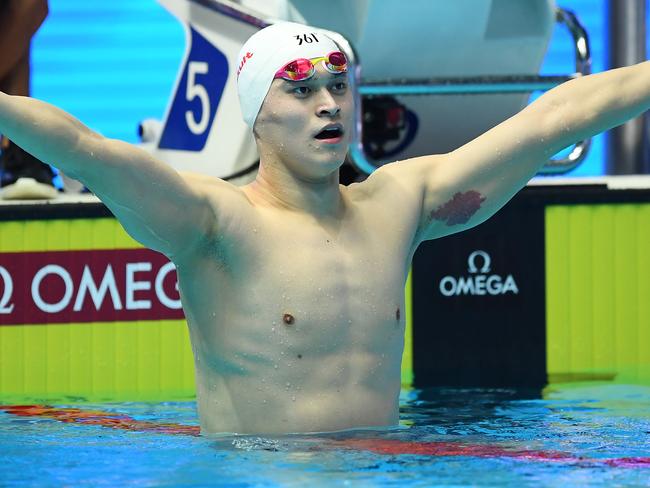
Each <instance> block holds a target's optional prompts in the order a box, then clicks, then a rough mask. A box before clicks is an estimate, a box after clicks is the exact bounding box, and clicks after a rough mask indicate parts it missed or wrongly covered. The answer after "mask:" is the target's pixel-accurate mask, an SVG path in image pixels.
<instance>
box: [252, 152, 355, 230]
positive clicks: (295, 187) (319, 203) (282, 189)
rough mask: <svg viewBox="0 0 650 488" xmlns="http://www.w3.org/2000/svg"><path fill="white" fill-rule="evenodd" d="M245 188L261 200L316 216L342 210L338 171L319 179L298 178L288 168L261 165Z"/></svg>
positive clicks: (336, 214) (323, 215)
mask: <svg viewBox="0 0 650 488" xmlns="http://www.w3.org/2000/svg"><path fill="white" fill-rule="evenodd" d="M248 187H249V188H250V189H251V190H252V191H253V192H254V193H255V194H256V195H257V196H259V197H261V198H262V199H263V200H265V201H267V202H268V203H271V204H272V205H275V206H278V207H283V208H286V209H289V210H293V211H297V212H304V213H308V214H311V215H314V216H315V217H325V218H327V217H338V216H339V215H340V212H341V209H342V200H341V191H340V187H339V172H338V170H337V171H336V172H335V173H332V174H331V175H328V176H327V177H324V178H323V179H319V180H310V179H307V178H301V177H300V176H298V175H296V174H294V173H291V172H290V171H289V170H288V169H287V168H285V167H284V166H280V165H274V166H273V167H271V168H269V167H267V165H264V164H261V165H260V169H259V171H258V173H257V177H256V179H255V181H254V182H252V183H251V184H250V185H248Z"/></svg>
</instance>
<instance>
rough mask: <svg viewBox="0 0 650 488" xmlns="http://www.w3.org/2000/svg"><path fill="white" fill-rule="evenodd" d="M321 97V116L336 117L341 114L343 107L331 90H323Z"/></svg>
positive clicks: (318, 112) (319, 112)
mask: <svg viewBox="0 0 650 488" xmlns="http://www.w3.org/2000/svg"><path fill="white" fill-rule="evenodd" d="M320 97H321V98H320V100H319V105H318V109H317V114H318V116H319V117H334V116H336V115H338V114H339V112H340V111H341V107H340V106H339V104H338V103H336V100H334V97H332V94H331V93H330V92H329V91H327V90H323V91H322V94H321V96H320Z"/></svg>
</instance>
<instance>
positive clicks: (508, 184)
mask: <svg viewBox="0 0 650 488" xmlns="http://www.w3.org/2000/svg"><path fill="white" fill-rule="evenodd" d="M648 108H650V62H645V63H641V64H637V65H634V66H629V67H625V68H619V69H615V70H610V71H605V72H602V73H598V74H594V75H589V76H585V77H582V78H577V79H574V80H570V81H568V82H566V83H563V84H562V85H560V86H558V87H556V88H554V89H552V90H550V91H548V92H546V93H545V94H544V95H542V96H541V97H540V98H538V99H537V100H536V101H535V102H533V103H532V104H530V105H528V106H527V107H526V108H524V109H523V110H522V111H521V112H519V113H518V114H516V115H514V116H513V117H511V118H509V119H508V120H506V121H504V122H502V123H501V124H499V125H497V126H496V127H494V128H492V129H490V130H489V131H487V132H486V133H484V134H483V135H481V136H479V137H477V138H476V139H474V140H473V141H470V142H469V143H467V144H465V145H464V146H461V147H460V148H458V149H456V150H455V151H453V152H451V153H448V154H443V155H432V156H423V157H419V158H413V159H410V160H408V161H403V162H401V163H397V164H390V165H386V166H384V167H383V168H381V169H380V170H378V172H381V173H384V174H386V175H387V176H388V175H391V174H392V176H393V177H394V178H396V179H398V180H401V181H402V182H403V183H406V184H407V185H408V186H410V187H411V188H413V189H416V190H417V189H420V190H421V204H422V207H421V216H420V222H419V226H418V232H417V235H416V241H417V242H422V241H424V240H428V239H435V238H437V237H442V236H444V235H448V234H453V233H455V232H460V231H462V230H465V229H468V228H470V227H473V226H475V225H478V224H480V223H481V222H483V221H484V220H486V219H487V218H489V217H490V216H492V215H493V214H494V213H496V212H497V211H498V210H499V209H500V208H501V207H503V205H505V203H506V202H507V201H508V200H510V199H511V198H512V197H513V195H514V194H515V193H517V192H518V191H519V190H520V189H521V188H522V187H524V186H525V184H526V183H527V182H528V180H530V178H532V177H533V176H534V175H535V174H536V173H537V172H538V171H539V169H540V168H541V166H542V165H543V164H544V163H546V162H547V161H548V160H549V158H550V157H551V156H552V155H554V154H555V153H557V152H558V151H560V150H561V149H563V148H565V147H567V146H570V145H571V144H574V143H575V142H577V141H580V140H583V139H585V138H588V137H591V136H593V135H595V134H598V133H599V132H602V131H604V130H607V129H610V128H612V127H615V126H617V125H620V124H622V123H624V122H625V121H627V120H629V119H631V118H634V117H636V116H638V115H639V114H641V113H643V112H644V111H645V110H647V109H648Z"/></svg>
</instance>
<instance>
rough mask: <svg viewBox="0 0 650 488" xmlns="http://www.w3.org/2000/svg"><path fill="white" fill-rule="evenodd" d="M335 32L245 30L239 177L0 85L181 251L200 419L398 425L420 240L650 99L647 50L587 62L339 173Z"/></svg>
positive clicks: (156, 238) (148, 231)
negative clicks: (481, 123) (467, 133)
mask: <svg viewBox="0 0 650 488" xmlns="http://www.w3.org/2000/svg"><path fill="white" fill-rule="evenodd" d="M307 35H309V36H314V38H313V42H311V43H306V42H303V43H299V42H298V41H299V39H300V38H301V36H302V37H303V38H304V36H307ZM338 50H339V48H338V47H337V46H336V45H335V44H334V42H332V41H331V40H330V39H328V38H327V37H326V36H325V35H323V34H322V33H319V32H315V31H314V29H311V28H309V27H306V26H300V25H296V24H289V23H282V24H277V25H275V26H272V27H269V28H267V29H264V30H262V31H260V32H258V33H256V34H255V35H254V36H253V37H252V38H251V39H250V40H249V41H247V43H246V44H245V45H244V47H243V49H242V56H241V57H240V60H242V59H244V58H245V59H246V61H245V62H243V63H242V64H241V65H240V70H239V71H240V72H239V78H238V83H239V90H240V99H241V105H242V112H243V115H244V119H245V120H246V121H247V122H248V123H249V124H250V125H251V126H252V127H253V129H254V133H255V137H256V142H257V145H258V149H259V154H260V157H261V161H260V169H259V173H258V175H257V179H256V180H255V181H254V182H252V183H250V184H248V185H246V186H244V187H235V186H233V185H231V184H229V183H227V182H224V181H222V180H219V179H217V178H213V177H207V176H200V175H191V174H179V173H177V172H176V171H174V170H173V169H171V168H170V167H168V166H167V165H165V164H163V163H160V162H158V161H156V160H154V159H153V158H152V157H151V156H150V155H149V154H148V153H146V152H144V151H142V150H140V149H138V148H137V147H134V146H131V145H129V144H126V143H124V142H120V141H116V140H109V139H106V138H104V137H102V136H100V135H98V134H96V133H94V132H92V131H90V130H89V129H88V128H86V127H84V126H83V125H82V124H81V123H79V122H78V121H76V120H75V119H73V118H72V117H71V116H69V115H67V114H66V113H64V112H62V111H61V110H59V109H57V108H55V107H53V106H51V105H48V104H45V103H43V102H40V101H37V100H34V99H30V98H21V97H12V96H8V95H4V94H1V96H0V132H2V133H3V134H6V135H8V136H9V137H10V138H11V139H12V140H14V141H16V143H18V144H19V145H21V146H23V147H24V148H25V149H27V150H28V151H30V152H31V153H33V154H34V155H35V156H36V157H38V158H40V159H42V160H44V161H48V162H50V163H52V164H54V165H56V166H58V167H59V168H61V169H62V170H63V171H65V172H66V173H67V174H69V175H72V176H75V177H77V178H78V179H79V180H81V181H82V182H83V183H84V184H85V185H86V186H87V187H88V188H90V189H91V190H92V191H93V192H94V193H95V194H97V195H98V196H99V197H100V198H101V199H102V201H103V202H104V203H105V204H106V205H107V206H108V207H109V208H110V209H111V210H112V211H113V213H114V214H115V215H116V216H117V218H118V219H119V221H120V222H121V223H122V225H123V226H124V228H125V229H126V230H127V231H128V232H129V233H130V234H131V235H132V236H133V237H134V238H135V239H137V240H138V241H140V242H141V243H143V244H144V245H145V246H148V247H150V248H152V249H156V250H158V251H160V252H163V253H164V254H166V255H167V256H168V257H169V258H170V259H171V260H172V261H173V262H174V263H175V264H176V266H177V270H178V279H179V288H180V293H181V299H182V303H183V307H184V310H185V314H186V317H187V322H188V325H189V330H190V337H191V342H192V348H193V352H194V357H195V364H196V385H197V397H198V407H199V414H200V419H201V429H202V432H203V433H217V432H237V433H287V432H318V431H335V430H342V429H350V428H362V427H386V426H392V425H395V424H396V423H397V421H398V395H399V391H400V363H401V355H402V349H403V333H404V284H405V280H406V276H407V272H408V269H409V266H410V263H411V258H412V257H413V253H414V252H415V250H416V248H417V247H418V245H419V244H420V243H421V242H423V241H425V240H428V239H435V238H438V237H442V236H445V235H449V234H452V233H455V232H459V231H462V230H465V229H468V228H470V227H473V226H475V225H477V224H479V223H481V222H483V221H484V220H485V219H487V218H488V217H490V216H491V215H492V214H494V213H495V212H496V211H497V210H499V209H500V208H501V207H502V206H503V205H504V204H505V203H506V202H507V201H508V200H509V199H510V198H511V197H512V196H513V195H514V194H515V193H516V192H517V191H518V190H520V189H521V188H522V187H523V186H524V185H525V184H526V182H527V181H528V180H529V179H530V178H531V177H532V176H533V175H534V174H535V173H536V172H537V171H538V170H539V168H540V166H541V165H542V164H543V163H544V162H546V161H547V160H548V158H549V157H550V156H551V155H553V154H554V153H556V152H557V151H559V150H560V149H562V148H564V147H566V146H568V145H570V144H572V143H574V142H575V141H578V140H582V139H584V138H587V137H590V136H592V135H594V134H596V133H598V132H601V131H603V130H606V129H608V128H610V127H613V126H615V125H618V124H621V123H623V122H624V121H626V120H628V119H630V118H632V117H634V116H636V115H639V114H640V113H642V112H643V111H644V110H646V109H647V108H649V107H650V64H648V63H643V64H639V65H636V66H632V67H627V68H622V69H618V70H613V71H609V72H605V73H601V74H596V75H592V76H587V77H584V78H580V79H576V80H573V81H569V82H567V83H565V84H563V85H561V86H560V87H558V88H555V89H554V90H551V91H549V92H547V93H546V94H545V95H543V96H542V97H540V98H539V99H538V100H537V101H535V102H534V103H533V104H531V105H530V106H528V107H526V108H525V109H524V110H523V111H522V112H521V113H519V114H517V115H515V116H514V117H512V118H510V119H508V120H506V121H505V122H503V123H502V124H500V125H498V126H497V127H495V128H493V129H491V130H490V131H488V132H487V133H485V134H484V135H482V136H480V137H478V138H477V139H476V140H474V141H472V142H470V143H468V144H466V145H465V146H463V147H461V148H459V149H457V150H455V151H453V152H451V153H449V154H441V155H432V156H424V157H419V158H414V159H411V160H407V161H402V162H399V163H393V164H389V165H386V166H383V167H382V168H380V169H378V170H377V171H375V172H374V173H373V174H372V175H371V176H370V177H369V178H368V179H367V180H366V181H364V182H363V183H359V184H352V185H350V186H347V187H346V186H341V185H339V183H338V171H339V168H340V166H341V164H342V162H343V160H344V157H345V154H346V151H347V146H348V142H349V140H350V135H351V133H352V128H353V125H352V123H353V120H352V117H353V101H352V96H351V93H350V91H349V90H348V89H347V74H346V66H345V59H344V58H343V57H342V56H341V54H339V53H338V52H337V51H338ZM332 53H333V54H332ZM297 59H299V60H300V59H301V60H300V61H297V62H294V63H291V61H294V60H297ZM324 131H325V132H324Z"/></svg>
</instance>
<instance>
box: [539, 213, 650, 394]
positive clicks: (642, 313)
mask: <svg viewBox="0 0 650 488" xmlns="http://www.w3.org/2000/svg"><path fill="white" fill-rule="evenodd" d="M545 219H546V223H545V225H546V307H547V318H546V320H547V371H548V377H549V382H550V383H563V382H579V381H608V382H616V383H633V384H650V204H645V203H644V204H599V205H557V206H555V205H554V206H548V207H546V214H545Z"/></svg>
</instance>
